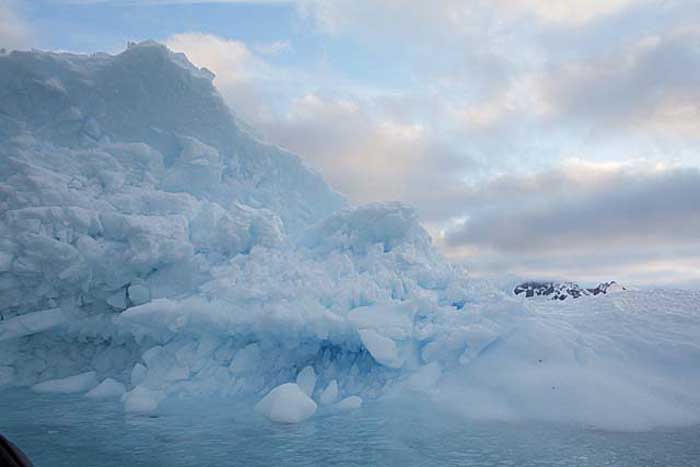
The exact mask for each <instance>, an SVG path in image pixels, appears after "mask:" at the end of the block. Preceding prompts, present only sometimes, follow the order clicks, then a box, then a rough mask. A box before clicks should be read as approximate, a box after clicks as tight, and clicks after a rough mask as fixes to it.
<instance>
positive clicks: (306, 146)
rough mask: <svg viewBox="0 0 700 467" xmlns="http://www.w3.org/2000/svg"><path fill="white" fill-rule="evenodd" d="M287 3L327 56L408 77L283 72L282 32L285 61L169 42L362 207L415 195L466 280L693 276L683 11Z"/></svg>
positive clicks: (216, 45) (224, 45)
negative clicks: (464, 266)
mask: <svg viewBox="0 0 700 467" xmlns="http://www.w3.org/2000/svg"><path fill="white" fill-rule="evenodd" d="M409 3H410V2H409ZM564 3H566V4H565V5H564ZM298 5H299V8H300V12H301V14H302V15H303V16H304V18H305V19H306V20H308V21H311V22H312V24H313V25H314V26H315V27H316V28H317V29H318V32H319V34H318V36H317V37H318V38H319V40H320V41H321V43H322V44H324V46H325V45H327V44H328V45H329V50H331V51H336V52H337V51H338V50H341V51H342V50H345V48H341V49H338V48H333V44H336V45H337V41H341V42H343V45H344V47H347V46H351V47H352V48H353V50H354V52H357V56H359V57H362V56H363V53H368V54H370V55H373V56H374V54H376V56H377V57H380V58H382V59H385V60H384V62H382V63H383V66H384V67H385V70H386V71H387V74H391V73H393V74H396V75H398V76H399V77H400V78H401V80H402V81H404V82H405V83H408V84H402V85H398V86H396V87H389V86H382V85H381V84H382V83H379V84H377V86H376V87H373V88H369V86H370V85H368V84H367V82H366V81H365V82H361V83H358V81H356V80H353V76H350V77H348V76H345V75H343V74H342V73H340V72H338V71H337V70H333V69H332V63H334V61H333V60H328V61H325V62H323V63H320V64H316V65H317V66H316V67H314V66H313V64H312V66H310V67H306V68H301V67H300V66H294V65H289V64H290V63H292V64H293V63H294V55H295V54H296V53H298V52H299V51H297V50H294V49H290V48H287V46H286V44H287V42H284V41H283V42H282V43H281V47H280V49H281V50H284V52H285V54H287V57H285V60H284V63H286V64H288V65H286V66H285V67H281V66H280V65H273V64H272V63H274V60H272V59H271V56H270V55H269V53H270V52H275V51H276V50H277V49H278V47H277V46H276V45H275V46H274V47H271V48H269V49H268V48H266V47H265V46H263V47H260V44H252V45H250V46H247V45H246V44H244V43H242V42H237V41H230V40H224V39H222V38H218V37H215V36H208V35H196V34H189V35H178V36H174V37H173V38H171V39H170V40H169V41H168V43H169V45H171V47H174V48H176V49H178V50H183V51H185V52H186V53H187V54H188V56H189V57H190V58H191V59H192V60H193V61H194V62H195V63H197V64H198V65H203V66H207V67H208V68H210V69H212V70H214V71H215V72H216V74H217V78H216V84H217V86H218V87H219V89H220V90H221V91H222V93H223V94H224V96H225V97H226V99H227V101H228V102H229V104H230V105H231V106H232V108H233V109H234V110H235V111H236V113H237V114H238V115H239V116H240V117H241V118H242V119H244V120H245V121H247V122H249V123H250V124H251V125H252V126H253V127H254V128H255V129H256V131H257V132H258V133H259V134H261V135H262V136H263V137H264V138H266V139H268V140H269V141H271V142H273V143H276V144H280V145H282V146H285V147H287V148H289V149H291V150H293V151H295V152H297V153H299V154H300V155H302V157H304V159H305V160H306V161H307V162H308V163H309V164H310V165H312V166H313V167H315V168H317V169H319V170H320V171H321V172H322V173H323V174H324V176H325V177H326V179H327V180H328V181H329V182H330V183H331V184H332V185H333V186H334V187H335V188H336V189H339V190H340V191H342V192H344V193H345V194H346V195H348V196H349V197H350V198H351V199H352V200H353V201H355V202H357V203H363V202H368V201H377V200H388V199H399V200H402V201H405V202H408V203H410V204H412V205H414V206H416V207H417V208H418V211H419V213H420V214H421V216H422V218H423V220H424V222H426V223H427V225H428V227H429V229H430V230H431V232H432V233H433V234H434V235H435V236H436V243H437V244H438V245H439V246H441V247H442V248H443V249H444V251H445V252H446V253H447V254H448V255H450V256H452V257H453V258H455V259H458V260H465V261H467V262H468V264H470V265H472V266H474V270H476V271H481V272H495V271H499V272H507V271H513V272H516V273H522V274H524V275H540V276H544V275H550V276H555V277H556V276H558V277H568V278H576V277H584V278H592V279H595V278H596V277H597V278H607V277H611V276H614V278H619V279H625V278H627V279H629V280H630V281H632V282H634V281H637V282H638V283H643V282H649V281H651V280H652V278H653V277H654V275H656V278H657V280H661V277H662V276H663V278H670V277H673V280H674V281H686V282H687V281H700V278H698V277H697V276H698V275H699V274H700V273H697V271H694V270H693V269H692V267H691V265H692V261H691V260H689V258H697V259H699V260H700V258H699V257H700V253H698V251H700V247H699V246H698V243H697V242H696V241H695V240H694V233H695V232H697V231H698V227H700V226H699V225H698V221H697V219H698V218H700V214H699V213H698V211H697V208H694V206H693V203H692V200H695V199H700V198H698V194H700V193H698V191H697V189H696V188H695V187H696V186H700V184H698V183H697V182H698V180H697V176H698V175H697V170H698V169H697V167H698V166H699V165H700V157H699V156H698V154H697V151H696V150H695V148H696V147H697V140H698V136H697V135H698V134H700V132H699V130H700V127H699V126H698V125H700V123H699V122H700V113H699V112H700V111H699V110H698V106H697V105H696V104H695V103H696V102H697V101H698V98H699V97H700V95H698V91H697V90H698V89H699V87H698V84H699V83H700V76H699V75H698V67H697V63H699V62H698V48H697V45H696V44H697V42H698V38H700V33H699V32H698V30H697V28H696V26H695V23H696V22H697V19H698V12H697V11H695V12H694V11H692V9H690V8H689V7H687V6H685V5H687V4H684V3H683V2H676V1H673V0H670V1H668V2H664V3H663V5H658V4H657V3H656V2H648V1H626V0H620V1H613V2H596V1H586V0H581V1H573V2H563V3H562V5H558V6H557V5H555V6H552V4H551V2H544V1H542V2H540V1H537V0H517V1H508V2H506V1H496V2H493V1H488V2H487V1H483V2H482V1H475V2H472V3H470V4H469V8H466V7H465V4H464V3H463V2H461V1H450V0H446V1H443V2H437V3H436V4H435V3H434V4H431V5H427V4H426V3H425V2H416V3H415V5H414V4H413V3H411V5H414V6H415V8H410V7H407V6H406V4H405V2H398V1H388V2H381V3H376V2H369V1H364V0H358V1H352V2H350V1H345V0H338V1H334V2H315V1H302V2H299V3H298ZM267 45H269V44H267ZM295 45H296V43H295ZM300 47H302V46H300ZM368 51H369V52H368ZM353 57H354V56H353ZM287 58H288V59H289V60H287ZM342 58H343V57H342V56H340V57H334V59H335V60H341V59H342ZM305 63H306V64H307V65H308V63H309V62H308V61H305ZM372 78H373V77H370V80H371V79H372ZM572 157H577V158H578V159H577V160H575V161H571V160H569V159H571V158H572ZM629 160H632V161H633V162H621V161H629ZM639 160H645V161H646V162H643V163H642V162H639ZM562 161H564V162H562ZM605 161H612V162H607V163H605ZM635 161H637V162H635ZM443 233H444V236H443V235H442V234H443ZM674 264H675V265H676V266H677V267H676V269H674V267H673V265H674Z"/></svg>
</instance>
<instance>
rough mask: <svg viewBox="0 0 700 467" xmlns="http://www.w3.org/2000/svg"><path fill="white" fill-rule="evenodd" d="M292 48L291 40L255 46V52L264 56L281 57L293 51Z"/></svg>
mask: <svg viewBox="0 0 700 467" xmlns="http://www.w3.org/2000/svg"><path fill="white" fill-rule="evenodd" d="M291 48H292V43H291V42H290V41H289V40H282V41H272V42H265V43H259V44H255V51H256V52H258V53H259V54H262V55H279V54H281V53H283V52H287V51H289V50H291Z"/></svg>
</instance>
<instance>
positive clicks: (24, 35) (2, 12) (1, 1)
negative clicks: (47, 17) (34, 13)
mask: <svg viewBox="0 0 700 467" xmlns="http://www.w3.org/2000/svg"><path fill="white" fill-rule="evenodd" d="M30 43H31V34H30V31H29V27H28V26H27V24H26V23H25V22H24V21H23V20H22V18H21V17H20V16H19V14H18V13H17V4H16V3H15V2H14V1H13V0H0V48H5V49H8V50H13V49H24V48H27V47H28V46H29V45H30Z"/></svg>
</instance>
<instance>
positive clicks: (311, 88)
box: [166, 33, 474, 220]
mask: <svg viewBox="0 0 700 467" xmlns="http://www.w3.org/2000/svg"><path fill="white" fill-rule="evenodd" d="M166 44H167V45H168V46H169V47H170V48H172V49H173V50H177V51H182V52H185V53H186V54H187V56H188V57H189V58H190V60H192V61H193V62H194V63H195V64H197V65H198V66H206V67H207V68H209V69H211V70H212V71H214V73H215V74H216V78H215V84H216V85H217V87H218V88H219V89H220V91H221V92H222V94H223V95H224V97H225V98H226V100H227V102H228V103H229V105H230V106H231V108H232V109H233V110H234V112H235V113H236V114H237V115H238V116H240V117H241V118H242V119H243V120H244V121H246V122H247V123H249V124H250V125H251V126H252V127H253V128H254V129H255V130H254V131H256V132H257V133H258V134H260V135H261V136H262V137H264V138H266V139H267V140H269V141H271V142H273V143H275V144H279V145H281V146H284V147H286V148H288V149H290V150H292V151H294V152H296V153H298V154H301V155H302V156H303V157H304V159H305V160H306V161H307V162H308V163H309V164H310V165H312V166H313V167H315V168H316V169H318V170H319V171H321V173H322V174H323V175H324V176H325V177H326V179H327V180H328V181H329V183H331V185H332V186H333V187H334V188H335V189H337V190H339V191H341V192H343V193H344V194H345V195H347V196H348V197H349V198H350V199H351V200H353V201H354V202H356V203H364V202H370V201H386V200H403V201H405V202H408V203H411V204H413V205H414V206H416V207H417V208H418V210H419V211H420V212H421V214H422V215H423V216H424V218H425V219H427V220H432V219H437V218H441V217H443V216H445V215H451V214H453V213H442V212H441V210H440V207H439V206H440V204H443V203H441V200H444V199H446V198H448V197H449V196H451V195H450V190H449V188H447V187H449V186H450V185H451V186H458V185H459V184H460V183H461V177H462V176H463V175H464V173H465V172H467V171H468V170H469V169H470V168H471V167H472V166H473V165H474V161H473V160H472V159H471V158H470V157H468V156H467V155H465V154H463V153H461V152H459V151H458V150H456V149H455V148H453V147H450V146H449V145H447V144H445V143H444V142H442V141H441V137H440V135H439V133H438V132H437V131H436V129H434V128H433V127H432V126H428V125H423V124H422V123H421V122H420V119H418V118H407V117H406V116H407V114H409V113H410V108H411V107H415V106H418V107H421V106H422V105H423V103H422V102H418V103H416V102H415V101H412V100H411V99H402V97H401V96H387V95H384V94H379V95H374V94H372V93H362V92H361V91H362V90H359V91H360V92H354V91H358V90H353V89H349V90H348V89H346V90H345V92H343V93H342V94H341V93H339V92H333V91H330V92H324V87H325V84H324V79H323V78H322V77H321V78H319V77H318V76H316V74H315V73H312V72H311V73H310V72H307V71H303V70H294V69H283V68H279V67H276V66H273V65H271V64H270V63H268V62H266V61H265V59H264V57H262V56H260V55H257V54H256V53H255V51H252V50H251V49H249V48H248V47H247V46H246V45H245V44H244V43H242V42H239V41H234V40H227V39H222V38H220V37H216V36H213V35H208V34H196V33H188V34H178V35H176V36H173V37H171V38H169V39H167V41H166ZM332 81H333V83H336V81H335V80H332ZM444 205H445V206H453V204H451V203H444Z"/></svg>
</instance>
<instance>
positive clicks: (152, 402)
mask: <svg viewBox="0 0 700 467" xmlns="http://www.w3.org/2000/svg"><path fill="white" fill-rule="evenodd" d="M211 79H212V75H211V73H209V72H208V71H207V70H200V69H197V68H195V67H194V66H192V65H191V64H190V63H189V62H188V61H187V60H186V58H185V57H184V56H182V55H179V54H174V53H172V52H170V51H168V50H167V49H166V48H165V47H163V46H160V45H158V44H155V43H152V42H145V43H141V44H136V45H133V46H131V47H130V48H129V49H127V50H126V51H124V52H123V53H121V54H119V55H116V56H110V55H105V54H97V55H92V56H80V55H70V54H54V53H42V52H21V53H20V52H13V53H12V54H10V55H3V56H0V138H1V141H2V144H1V145H0V292H1V298H0V313H1V314H2V320H0V387H2V386H13V385H21V386H33V387H35V388H36V389H37V390H44V391H60V392H71V391H74V392H87V391H90V394H91V396H90V397H93V396H95V397H97V396H99V397H103V396H104V397H107V396H112V397H114V396H115V395H118V394H120V393H122V392H123V390H125V391H126V392H125V393H124V394H123V396H122V400H123V403H124V406H125V409H126V410H129V411H134V412H148V411H152V410H157V408H158V406H159V404H161V402H163V401H164V400H166V399H168V398H173V397H192V396H198V397H201V396H205V395H216V396H228V397H240V398H250V399H251V401H253V402H255V401H258V400H260V399H262V398H263V396H265V395H266V394H268V393H270V391H272V394H274V397H272V398H270V399H268V400H273V399H275V400H277V399H279V400H281V401H282V402H280V404H282V405H279V404H277V403H276V404H277V405H275V404H272V405H270V407H267V404H263V406H265V410H262V411H261V412H262V413H265V414H267V415H268V416H270V417H271V418H273V419H279V420H284V421H298V420H301V419H303V418H305V417H306V416H308V415H310V414H312V413H313V412H314V411H313V410H310V408H311V407H315V406H316V404H320V405H321V408H319V412H322V411H323V410H326V408H329V407H330V408H333V407H335V408H343V407H345V408H350V407H359V406H360V405H361V404H362V399H361V398H360V397H358V396H361V397H363V398H366V397H370V398H371V397H378V396H389V395H392V394H428V395H430V397H434V398H435V400H436V401H438V402H439V401H449V403H451V404H454V405H455V406H456V407H460V408H462V409H464V411H465V413H468V414H469V415H472V416H489V417H501V416H505V415H507V416H508V417H511V416H512V417H516V418H517V417H535V418H551V417H549V415H548V414H549V413H550V412H549V411H550V409H556V413H559V414H565V415H563V416H562V417H563V419H566V420H576V421H581V420H583V421H590V420H592V421H601V420H602V421H601V423H608V422H610V424H611V425H614V426H618V425H619V426H626V425H625V423H624V422H626V421H632V422H634V423H632V425H633V426H634V427H637V426H640V425H643V423H641V422H640V420H641V421H644V422H648V423H649V424H650V425H654V424H667V423H685V422H689V421H693V420H700V403H699V398H700V396H698V394H700V391H698V390H697V389H698V388H700V384H699V382H698V378H697V373H698V371H697V370H698V363H697V362H699V361H700V350H699V349H698V344H697V342H698V341H699V340H700V339H699V338H700V327H699V322H700V318H699V315H700V312H699V310H698V304H700V297H698V296H697V294H692V293H685V292H655V293H648V292H634V293H632V292H625V293H622V294H616V295H615V296H612V295H611V296H605V297H602V298H600V299H596V302H595V304H593V303H592V302H591V301H590V300H589V299H588V298H587V297H583V298H582V299H581V300H579V301H577V303H576V304H575V305H574V304H569V303H567V304H566V306H564V304H560V303H557V304H556V305H557V306H558V307H557V308H548V307H547V306H546V305H543V304H540V303H529V302H526V301H524V300H521V299H520V298H514V297H511V296H509V294H508V293H502V292H499V291H498V290H495V289H493V288H489V287H486V286H484V285H483V284H479V283H473V282H469V281H467V278H466V274H465V272H464V271H463V270H462V269H461V268H459V267H456V266H453V265H451V264H449V263H448V262H447V261H445V260H444V258H442V256H441V255H440V254H439V253H437V252H436V251H435V250H434V248H433V247H432V244H431V239H430V237H429V235H428V234H427V233H426V231H425V230H424V229H423V228H422V227H421V226H420V224H419V222H418V219H417V216H416V214H415V213H414V212H413V210H412V209H410V208H409V207H406V206H404V205H401V204H398V203H387V204H372V205H367V206H360V207H348V206H347V204H346V203H345V201H344V200H343V199H342V198H341V197H340V196H339V195H338V194H336V193H335V192H333V191H332V190H331V189H330V188H328V187H327V185H326V184H325V183H324V182H323V180H322V179H321V178H320V177H319V176H318V175H317V174H316V173H314V172H313V171H311V170H309V169H308V168H306V167H305V166H304V165H303V163H302V162H301V161H300V160H299V158H297V157H296V156H294V155H292V154H289V153H288V152H286V151H284V150H281V149H279V148H276V147H271V146H268V145H265V144H264V143H261V142H260V141H258V140H256V139H255V138H253V137H252V136H250V135H249V134H248V133H246V132H245V131H244V130H242V129H241V128H240V127H239V126H238V125H237V123H236V119H235V118H234V117H233V116H232V114H231V113H230V112H229V111H228V109H227V108H226V107H225V105H224V104H223V101H222V99H221V97H220V96H219V95H218V94H217V92H216V90H215V89H214V87H213V86H212V84H211ZM676 302H677V303H676ZM589 305H590V306H591V307H592V308H591V309H589V308H588V306H589ZM591 310H593V311H591ZM669 310H672V311H669ZM659 349H660V350H659ZM539 360H542V362H545V361H546V362H547V364H546V366H542V365H544V363H542V364H541V365H540V362H539ZM533 362H536V363H533ZM533 365H534V366H533ZM545 367H546V368H547V372H545V374H544V376H546V377H541V378H536V377H534V375H538V373H537V371H539V369H541V368H545ZM623 367H624V369H626V370H627V372H624V371H619V370H620V368H623ZM536 370H537V371H536ZM86 375H87V376H86ZM587 375H592V376H591V379H590V380H589V379H587ZM312 377H313V381H312ZM611 378H616V379H611ZM645 378H648V379H645ZM567 381H568V382H569V383H571V384H569V385H567V384H565V383H566V382H567ZM601 381H617V382H619V384H617V383H616V385H615V387H614V388H613V389H619V390H620V391H621V393H620V395H619V397H620V398H625V399H624V400H625V401H632V402H630V404H633V407H634V408H636V409H637V410H638V412H639V413H637V414H636V416H637V415H638V416H639V417H641V418H637V419H632V418H630V417H631V416H630V413H631V412H627V411H620V412H617V414H618V415H619V417H614V416H613V419H612V420H610V419H605V417H609V416H610V415H609V414H610V411H605V410H603V409H600V410H598V411H596V410H593V409H596V408H600V407H598V406H597V405H595V404H598V403H599V401H615V400H616V399H614V398H610V397H608V396H603V397H600V398H598V397H593V396H590V395H591V394H595V393H596V391H597V390H598V388H599V386H600V382H601ZM649 381H653V385H650V386H649V387H647V386H644V385H645V384H647V383H648V382H649ZM295 382H297V383H298V384H299V387H301V389H300V391H301V393H302V394H303V395H304V397H301V395H300V392H299V391H296V390H294V391H291V392H290V389H289V388H290V387H292V386H282V385H285V384H287V383H295ZM312 382H313V384H312ZM550 383H551V386H556V387H557V388H559V389H557V391H558V392H556V394H563V395H564V396H562V397H560V398H559V399H557V398H553V397H552V396H551V394H552V393H551V392H550V391H553V390H551V389H550V390H548V391H545V392H541V390H542V388H543V387H545V386H543V385H550ZM574 383H575V384H574ZM98 384H99V385H98ZM639 384H642V389H639V390H636V392H635V391H633V389H634V388H637V389H638V385H639ZM649 384H651V383H649ZM280 386H282V387H283V388H287V389H279V387H280ZM652 386H653V387H652ZM547 387H549V386H547ZM274 388H278V390H276V391H274ZM292 389H294V388H292ZM545 389H546V388H545ZM304 391H308V392H310V394H307V393H306V392H304ZM586 394H588V395H589V398H588V399H585V397H584V399H581V398H582V397H583V396H585V395H586ZM280 395H284V397H281V396H280ZM278 396H280V397H278ZM309 399H310V400H309ZM579 400H584V401H588V403H589V406H590V407H591V410H593V411H592V412H591V413H592V415H591V414H588V413H587V414H588V415H586V414H583V415H582V414H581V413H577V412H575V411H573V412H572V411H571V409H572V407H574V408H576V407H581V406H583V407H585V404H584V405H578V406H577V405H576V404H575V401H579ZM649 400H651V401H653V402H654V403H653V404H646V403H644V401H649ZM285 401H292V402H294V401H296V402H294V403H295V404H297V403H298V406H295V407H287V405H286V404H287V402H285ZM337 401H341V402H340V403H338V402H337ZM545 402H546V403H547V404H550V405H547V404H546V403H545ZM290 403H291V402H290ZM338 404H340V405H339V406H338ZM251 405H253V404H251ZM273 405H274V407H273ZM278 405H279V407H278ZM669 407H670V408H673V410H671V409H670V408H669ZM475 408H478V410H475ZM667 408H668V410H666V409H667ZM676 409H677V410H676ZM647 412H648V413H647ZM566 414H570V417H569V418H567V417H566ZM596 414H599V415H596ZM640 414H641V415H640ZM584 415H585V416H584ZM613 422H615V423H613ZM637 422H639V423H637Z"/></svg>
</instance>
